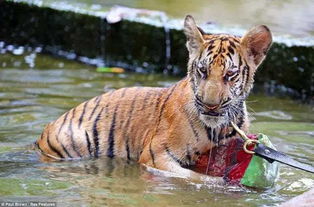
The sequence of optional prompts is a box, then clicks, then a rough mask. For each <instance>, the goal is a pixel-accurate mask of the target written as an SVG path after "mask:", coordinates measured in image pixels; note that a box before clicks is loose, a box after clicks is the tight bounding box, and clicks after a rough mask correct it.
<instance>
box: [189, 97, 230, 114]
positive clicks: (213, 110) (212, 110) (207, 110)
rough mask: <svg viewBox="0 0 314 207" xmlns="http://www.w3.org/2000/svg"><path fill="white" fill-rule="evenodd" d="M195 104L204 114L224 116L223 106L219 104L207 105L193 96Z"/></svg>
mask: <svg viewBox="0 0 314 207" xmlns="http://www.w3.org/2000/svg"><path fill="white" fill-rule="evenodd" d="M195 106H196V108H197V110H198V111H199V112H200V113H201V114H202V115H205V116H215V117H218V116H224V115H225V114H226V110H225V108H226V107H225V106H223V105H219V106H215V107H213V106H209V105H207V104H205V103H204V102H202V101H201V100H200V98H199V97H197V96H195Z"/></svg>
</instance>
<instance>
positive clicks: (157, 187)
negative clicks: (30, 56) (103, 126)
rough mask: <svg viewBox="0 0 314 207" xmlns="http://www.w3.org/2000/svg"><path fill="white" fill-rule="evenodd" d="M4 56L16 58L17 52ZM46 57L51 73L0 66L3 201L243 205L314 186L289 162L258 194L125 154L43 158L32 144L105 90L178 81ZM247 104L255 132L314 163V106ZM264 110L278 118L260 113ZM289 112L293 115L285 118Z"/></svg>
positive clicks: (260, 99) (268, 101)
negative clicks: (160, 171) (191, 178)
mask: <svg viewBox="0 0 314 207" xmlns="http://www.w3.org/2000/svg"><path fill="white" fill-rule="evenodd" d="M1 58H2V56H1ZM3 58H4V59H6V60H8V59H12V61H11V62H14V58H13V57H12V56H9V55H6V56H4V57H3ZM63 61H64V60H63ZM47 62H48V63H51V64H52V67H51V68H50V69H49V68H46V69H47V70H41V69H28V68H27V66H25V68H21V69H13V68H15V67H14V66H11V67H10V68H5V69H0V186H1V188H0V197H1V198H0V201H3V200H5V201H7V200H13V201H21V200H23V201H25V200H28V201H31V200H32V201H34V200H36V201H37V200H38V201H57V202H58V204H59V205H60V206H75V205H77V206H78V205H86V206H89V205H91V206H100V205H103V206H190V205H196V204H197V205H198V206H208V205H209V204H210V205H212V206H230V205H233V204H234V203H235V201H236V202H237V204H239V205H240V206H241V205H245V206H275V205H277V204H278V203H280V202H282V201H284V200H287V199H288V198H291V197H293V196H295V195H297V194H300V193H302V192H304V191H306V190H308V189H310V188H312V187H314V184H313V182H314V176H313V175H310V174H308V173H306V172H302V171H299V170H295V169H292V168H290V167H286V166H282V169H281V175H280V176H281V177H280V179H279V181H278V182H277V183H276V186H274V187H273V188H271V189H269V190H267V191H265V192H256V191H252V190H248V189H242V188H239V187H232V186H231V187H222V186H209V185H206V184H197V183H190V182H188V181H187V180H184V179H179V178H170V177H163V176H158V175H154V174H151V173H148V172H147V171H145V170H143V169H142V168H141V166H139V165H138V164H137V163H127V162H124V161H123V160H119V159H115V160H111V159H107V158H102V159H96V160H84V161H76V162H53V163H45V162H40V161H39V160H38V156H37V154H36V153H35V152H34V151H30V150H27V149H26V147H25V146H27V145H29V144H31V143H32V142H33V141H35V140H36V138H37V137H38V136H39V134H40V133H41V131H42V129H43V127H44V126H45V125H46V124H47V123H49V122H50V121H52V120H55V119H56V118H57V117H59V116H60V115H61V114H62V113H64V112H65V111H67V110H69V109H70V108H72V107H74V106H76V105H77V104H79V103H81V102H83V101H84V100H87V99H89V98H91V97H94V96H96V95H99V94H100V93H102V92H103V90H104V87H105V90H106V91H107V90H111V89H115V88H121V87H128V86H134V85H137V86H143V85H147V86H159V87H164V86H169V85H171V84H172V83H173V82H175V81H176V80H177V78H174V77H169V76H164V75H144V74H134V73H125V74H120V75H113V74H104V73H97V72H95V71H94V69H93V68H91V67H88V66H82V65H79V64H76V63H75V64H71V62H70V61H64V62H63V66H64V68H67V69H60V68H58V67H56V68H55V66H56V65H58V64H59V63H60V61H56V59H52V58H50V57H47V56H41V55H38V56H37V58H36V67H38V66H41V67H42V68H45V67H48V66H49V64H46V63H47ZM87 67H88V68H87ZM39 68H40V67H39ZM52 68H53V69H52ZM248 102H249V108H250V110H249V111H251V116H253V117H255V120H254V121H253V125H252V131H253V132H263V133H265V134H267V135H269V136H270V137H271V139H272V141H273V142H274V144H275V145H276V147H277V148H278V149H279V150H281V151H283V152H286V153H288V154H290V155H293V156H295V157H296V158H297V159H298V160H299V161H303V162H307V163H313V161H314V160H313V157H314V153H313V152H314V141H313V133H314V124H313V122H314V117H313V116H312V114H313V108H311V107H310V106H305V105H299V104H296V103H295V102H293V101H291V100H284V99H276V98H272V97H265V96H251V97H250V100H249V101H248ZM253 109H254V111H253ZM274 111H280V113H277V112H276V113H273V112H274ZM260 112H272V114H275V115H276V117H273V116H258V115H259V113H260ZM281 112H282V113H283V114H284V116H282V114H281ZM286 115H289V116H291V117H290V119H285V118H282V117H286ZM277 116H279V118H280V119H277V118H278V117H277Z"/></svg>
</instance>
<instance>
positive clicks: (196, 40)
mask: <svg viewBox="0 0 314 207" xmlns="http://www.w3.org/2000/svg"><path fill="white" fill-rule="evenodd" d="M202 32H203V31H202V30H201V31H200V30H199V28H198V27H197V26H196V23H195V21H194V19H193V17H192V16H190V15H187V16H186V17H185V20H184V34H185V36H186V38H187V42H186V47H187V48H188V50H189V53H190V54H191V53H194V52H196V51H198V50H199V49H200V48H201V47H202V45H203V43H204V39H203V35H202Z"/></svg>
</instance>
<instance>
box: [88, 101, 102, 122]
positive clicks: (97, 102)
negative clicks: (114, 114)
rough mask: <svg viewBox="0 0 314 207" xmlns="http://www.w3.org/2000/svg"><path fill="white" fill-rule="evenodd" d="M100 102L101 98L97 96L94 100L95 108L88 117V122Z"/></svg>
mask: <svg viewBox="0 0 314 207" xmlns="http://www.w3.org/2000/svg"><path fill="white" fill-rule="evenodd" d="M100 100H101V96H98V97H97V98H96V99H95V101H94V102H95V103H96V106H95V107H94V108H93V111H92V113H91V114H90V116H89V118H88V120H91V118H92V117H93V115H94V113H95V111H96V109H97V108H98V106H99V102H100Z"/></svg>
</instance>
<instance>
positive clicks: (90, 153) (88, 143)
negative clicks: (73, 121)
mask: <svg viewBox="0 0 314 207" xmlns="http://www.w3.org/2000/svg"><path fill="white" fill-rule="evenodd" d="M85 137H86V142H87V149H88V153H89V156H90V157H92V156H93V155H92V149H91V143H90V141H89V135H88V133H87V131H86V130H85Z"/></svg>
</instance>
